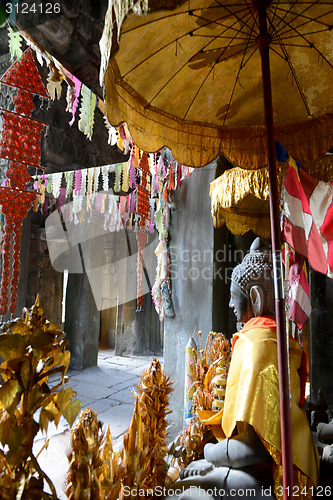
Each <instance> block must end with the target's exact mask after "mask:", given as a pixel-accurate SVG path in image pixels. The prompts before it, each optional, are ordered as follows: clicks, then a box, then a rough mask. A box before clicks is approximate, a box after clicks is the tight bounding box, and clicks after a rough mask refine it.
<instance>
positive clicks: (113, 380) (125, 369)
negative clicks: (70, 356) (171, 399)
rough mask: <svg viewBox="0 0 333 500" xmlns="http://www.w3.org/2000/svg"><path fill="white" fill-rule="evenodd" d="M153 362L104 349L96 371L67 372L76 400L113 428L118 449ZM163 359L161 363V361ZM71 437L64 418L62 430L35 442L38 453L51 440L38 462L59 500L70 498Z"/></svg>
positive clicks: (51, 432) (49, 431)
mask: <svg viewBox="0 0 333 500" xmlns="http://www.w3.org/2000/svg"><path fill="white" fill-rule="evenodd" d="M152 359H153V356H151V357H147V356H139V357H120V356H115V355H114V351H108V350H101V351H99V356H98V366H97V367H96V368H90V369H87V370H84V371H82V372H78V371H68V373H67V375H68V377H69V382H68V384H67V386H68V387H72V388H73V389H74V390H75V391H76V393H77V395H76V398H77V399H79V400H80V401H81V409H84V408H87V407H90V408H91V409H92V410H93V411H95V412H96V413H97V415H98V419H99V420H100V421H101V422H102V423H103V426H104V428H106V427H107V426H108V425H109V426H110V430H111V434H112V440H113V444H114V448H115V449H120V448H121V446H122V439H123V434H124V433H125V431H126V430H127V428H128V426H129V424H130V421H131V418H132V414H133V408H134V397H133V395H132V390H133V389H134V387H135V385H136V384H137V383H138V381H139V379H140V375H141V374H142V372H143V371H144V369H145V368H147V367H149V365H150V363H151V361H152ZM159 359H160V361H161V358H159ZM54 382H55V380H54ZM70 435H71V431H70V429H69V425H68V424H67V422H66V420H65V419H63V418H62V419H61V421H60V423H59V425H58V428H55V426H54V425H50V426H49V429H48V434H47V436H45V433H44V434H42V433H39V434H38V435H37V436H36V439H35V445H34V451H35V454H37V453H38V451H39V450H40V449H41V448H42V446H43V444H44V442H45V439H46V437H47V438H49V446H48V448H47V449H46V450H45V449H44V450H43V451H42V452H41V454H40V456H39V457H38V462H39V464H40V466H41V468H42V470H43V471H44V472H45V473H46V474H47V475H48V476H49V477H50V479H51V480H52V482H53V484H54V486H55V488H56V491H57V495H58V499H59V500H60V499H61V500H62V499H65V498H67V497H66V495H65V494H64V491H63V484H64V480H65V476H66V471H67V468H68V460H67V457H66V450H68V449H69V446H70ZM45 489H46V488H45Z"/></svg>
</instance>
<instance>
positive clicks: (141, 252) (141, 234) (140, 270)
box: [136, 227, 148, 312]
mask: <svg viewBox="0 0 333 500" xmlns="http://www.w3.org/2000/svg"><path fill="white" fill-rule="evenodd" d="M147 239H148V235H147V233H146V232H145V230H144V228H142V227H140V228H138V229H137V232H136V241H137V244H138V255H137V267H136V271H137V305H138V308H137V311H138V312H140V311H142V305H143V275H144V256H145V247H146V243H147Z"/></svg>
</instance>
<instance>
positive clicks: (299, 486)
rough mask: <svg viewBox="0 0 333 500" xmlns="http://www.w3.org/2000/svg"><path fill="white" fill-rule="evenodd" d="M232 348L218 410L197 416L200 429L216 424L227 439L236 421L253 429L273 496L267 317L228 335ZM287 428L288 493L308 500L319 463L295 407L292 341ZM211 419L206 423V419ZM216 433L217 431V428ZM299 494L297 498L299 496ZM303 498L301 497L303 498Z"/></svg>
mask: <svg viewBox="0 0 333 500" xmlns="http://www.w3.org/2000/svg"><path fill="white" fill-rule="evenodd" d="M233 344H234V349H233V354H232V360H231V365H230V370H229V373H228V380H227V387H226V396H225V404H224V409H223V410H222V411H221V412H219V413H218V414H215V415H212V413H211V412H210V415H209V414H207V412H201V414H200V413H199V416H200V417H201V419H202V421H203V422H204V423H206V424H216V423H217V422H218V421H219V422H220V425H221V421H222V430H223V433H224V435H225V436H226V437H231V436H232V434H233V432H234V430H235V429H236V425H237V422H245V423H248V424H250V425H252V427H253V428H254V429H255V431H256V432H257V434H258V436H259V437H260V439H261V441H262V443H263V444H264V446H265V447H266V449H267V450H268V451H269V453H270V455H271V456H272V458H273V460H274V463H275V466H274V470H273V476H274V484H275V494H276V495H277V496H278V497H281V495H280V494H279V493H280V492H282V489H281V487H282V458H281V427H280V399H279V377H278V360H277V338H276V322H275V319H274V318H272V317H266V316H262V317H257V318H251V319H250V320H249V321H248V322H247V323H246V324H245V326H244V328H243V329H242V331H241V332H240V333H237V334H235V335H234V340H233ZM289 344H290V345H289V353H290V355H289V359H290V392H291V406H290V414H291V428H292V451H293V463H294V471H295V473H294V492H297V491H298V492H299V497H300V498H303V499H305V498H311V497H312V494H313V493H314V490H315V488H314V487H315V486H316V485H317V481H318V468H319V460H318V453H317V449H316V446H315V442H314V439H313V436H312V432H311V429H310V426H309V423H308V419H307V416H306V412H305V410H304V408H301V407H300V404H299V403H300V396H301V389H300V377H299V370H300V368H301V361H302V348H301V347H300V345H299V344H298V342H296V341H295V340H294V339H290V343H289ZM209 416H210V417H211V418H207V417H209ZM220 429H221V427H220ZM302 490H303V494H302V495H300V493H301V491H302ZM305 493H306V494H305Z"/></svg>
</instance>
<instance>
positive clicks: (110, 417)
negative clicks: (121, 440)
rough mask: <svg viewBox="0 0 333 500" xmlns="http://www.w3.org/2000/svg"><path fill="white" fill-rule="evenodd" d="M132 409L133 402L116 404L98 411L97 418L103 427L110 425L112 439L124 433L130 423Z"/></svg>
mask: <svg viewBox="0 0 333 500" xmlns="http://www.w3.org/2000/svg"><path fill="white" fill-rule="evenodd" d="M133 410H134V400H133V403H126V404H118V405H117V406H113V407H112V408H110V409H108V410H106V411H104V412H102V413H100V414H99V415H98V418H99V420H100V421H101V422H103V424H104V425H105V427H107V426H108V425H109V426H110V431H111V435H112V439H117V438H118V437H119V436H121V435H122V434H124V433H125V432H126V431H127V429H128V426H129V424H130V423H131V420H132V416H133Z"/></svg>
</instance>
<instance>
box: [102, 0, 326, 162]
mask: <svg viewBox="0 0 333 500" xmlns="http://www.w3.org/2000/svg"><path fill="white" fill-rule="evenodd" d="M175 3H178V4H179V2H175ZM267 16H268V29H269V32H270V38H271V44H270V47H271V50H270V66H271V86H272V94H273V110H274V123H275V133H276V139H277V140H279V141H280V142H281V144H283V146H284V147H285V148H286V149H287V150H288V152H289V153H290V154H292V155H293V156H294V157H295V158H297V159H299V160H300V161H306V160H309V159H311V158H314V157H316V156H319V155H322V154H324V153H325V152H326V151H328V150H329V149H330V148H331V147H332V145H333V114H332V112H333V99H332V81H333V29H332V27H333V5H332V3H331V2H328V1H324V0H318V1H316V2H309V1H296V2H287V1H285V0H273V1H272V2H271V3H270V5H269V8H268V11H267ZM258 30H259V28H258V20H257V12H256V10H255V8H254V7H253V5H252V2H248V1H246V0H225V1H224V2H223V5H222V4H221V3H218V2H217V1H214V0H210V1H207V0H191V1H190V2H189V1H186V2H181V3H180V5H178V6H177V7H176V8H175V9H174V10H173V11H158V12H150V13H149V14H148V15H144V16H137V15H135V14H130V15H129V16H128V17H127V19H126V20H125V22H124V23H123V25H122V31H121V43H120V46H119V47H118V50H117V51H116V53H115V55H114V56H113V57H112V58H111V59H110V62H109V66H108V69H107V72H106V75H105V80H104V83H105V101H106V107H107V114H108V118H109V121H110V122H111V123H112V124H113V125H119V124H120V123H121V122H124V121H126V122H127V124H128V126H129V129H130V132H131V134H132V137H133V140H134V141H135V143H136V144H137V145H138V146H139V147H140V148H142V149H143V150H145V151H157V150H159V149H160V148H161V147H162V146H164V145H166V146H169V147H170V148H171V149H172V151H173V154H174V156H175V158H177V160H178V161H179V162H181V163H183V164H186V165H189V166H193V167H201V166H204V165H206V164H207V163H209V162H210V161H212V160H213V159H215V158H216V156H217V155H218V154H219V153H221V152H223V153H224V154H225V155H226V156H227V157H228V158H229V160H230V161H231V162H232V163H234V164H235V165H239V166H241V167H243V168H247V169H253V168H258V167H262V166H264V165H266V164H267V159H266V150H265V147H266V142H265V126H264V106H263V93H262V74H261V65H260V53H259V46H258V37H259V33H258Z"/></svg>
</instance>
